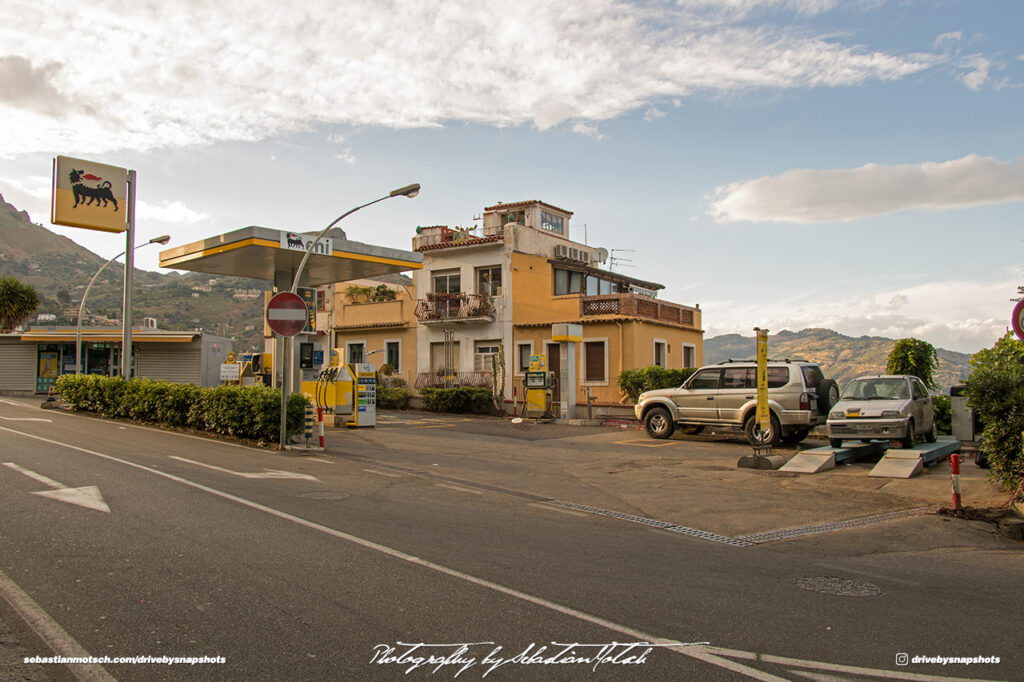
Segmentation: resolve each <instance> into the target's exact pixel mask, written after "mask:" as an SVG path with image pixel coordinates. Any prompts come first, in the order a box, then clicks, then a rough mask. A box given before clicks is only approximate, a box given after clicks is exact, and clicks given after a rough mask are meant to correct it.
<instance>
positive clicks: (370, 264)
mask: <svg viewBox="0 0 1024 682" xmlns="http://www.w3.org/2000/svg"><path fill="white" fill-rule="evenodd" d="M312 238H313V235H309V234H300V233H296V232H285V231H282V230H273V229H270V228H267V227H258V226H255V225H252V226H249V227H243V228H242V229H240V230H235V231H234V232H228V233H225V234H222V235H219V236H216V237H211V238H209V239H204V240H202V241H198V242H192V243H191V244H186V245H184V246H178V247H175V248H173V249H167V250H166V251H161V252H160V267H161V268H169V269H172V270H191V271H193V272H205V273H207V274H211V275H233V276H235V277H251V278H253V279H265V280H271V281H273V280H274V279H275V273H281V272H294V271H295V270H296V269H298V267H299V263H300V262H301V261H302V257H303V255H305V252H306V248H307V246H308V244H309V242H310V241H311V240H312ZM422 268H423V256H422V254H419V253H415V252H413V251H402V250H400V249H391V248H387V247H383V246H373V245H371V244H363V243H362V242H353V241H349V240H348V239H347V237H346V236H345V233H344V232H343V231H342V230H340V229H334V230H331V231H330V232H328V233H327V235H326V236H325V238H324V239H321V240H320V242H319V243H318V244H317V245H316V246H315V247H314V249H313V252H312V253H311V254H310V257H309V261H308V262H307V263H306V269H305V272H304V274H305V275H306V277H307V280H306V282H305V283H304V285H305V286H319V285H322V284H333V283H334V282H346V281H348V280H353V279H362V278H366V277H377V276H380V275H387V274H392V273H397V272H404V271H407V270H420V269H422Z"/></svg>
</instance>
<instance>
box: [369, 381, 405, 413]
mask: <svg viewBox="0 0 1024 682" xmlns="http://www.w3.org/2000/svg"><path fill="white" fill-rule="evenodd" d="M410 398H412V391H410V390H409V389H407V388H406V387H404V386H384V385H383V384H377V407H379V408H381V409H383V410H407V409H409V399H410Z"/></svg>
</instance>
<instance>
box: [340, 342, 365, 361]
mask: <svg viewBox="0 0 1024 682" xmlns="http://www.w3.org/2000/svg"><path fill="white" fill-rule="evenodd" d="M345 349H346V351H345V355H347V356H348V363H349V364H350V365H357V364H359V363H360V362H362V361H363V358H364V357H365V353H366V344H364V343H361V342H360V343H347V344H345Z"/></svg>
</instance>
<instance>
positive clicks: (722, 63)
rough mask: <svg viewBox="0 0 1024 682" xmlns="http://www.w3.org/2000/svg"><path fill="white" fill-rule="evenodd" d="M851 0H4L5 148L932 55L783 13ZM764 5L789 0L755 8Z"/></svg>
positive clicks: (780, 79) (747, 80) (258, 134)
mask: <svg viewBox="0 0 1024 682" xmlns="http://www.w3.org/2000/svg"><path fill="white" fill-rule="evenodd" d="M835 5H836V2H835V1H834V0H828V1H826V0H731V1H730V2H727V3H726V4H725V5H722V4H721V3H719V2H707V1H706V0H684V1H683V2H681V3H680V4H679V5H676V6H673V5H670V4H661V3H656V4H654V5H633V4H629V3H625V2H621V1H617V0H593V1H592V2H588V3H585V4H582V5H564V4H560V3H550V2H546V1H542V0H523V1H522V2H517V3H512V4H508V3H503V2H498V1H497V0H484V1H482V2H481V1H479V0H455V1H451V0H448V1H445V0H423V1H422V2H418V3H415V4H413V5H409V6H403V9H402V11H401V12H395V11H394V10H393V8H391V7H390V6H389V5H387V4H386V3H385V4H382V3H378V2H374V1H373V0H350V1H349V2H346V3H345V4H344V9H343V11H339V7H338V4H337V3H336V2H332V1H330V0H309V1H308V2H305V3H301V4H300V5H294V4H288V3H278V4H277V5H274V4H271V3H266V2H263V1H261V0H239V1H238V2H228V3H207V2H200V1H199V0H182V1H181V2H175V3H171V4H166V3H164V4H161V3H155V4H154V3H129V2H126V1H124V0H107V1H106V2H102V3H68V2H66V1H64V0H61V1H58V0H32V1H31V2H29V1H28V0H14V1H12V2H7V3H2V4H0V45H3V46H5V49H6V50H7V51H8V52H9V54H7V55H0V116H2V117H3V119H4V123H5V124H4V126H2V127H0V150H3V152H2V153H4V154H8V155H10V154H23V153H29V152H34V151H45V152H47V153H52V151H53V150H55V149H60V150H67V152H68V153H85V152H102V151H111V150H117V149H134V150H139V151H142V150H148V149H154V148H159V147H175V146H183V145H193V144H204V143H210V142H215V141H220V140H258V139H262V138H265V137H268V136H273V135H279V134H284V133H288V132H291V131H295V130H301V129H306V128H309V127H311V126H312V125H315V124H322V123H328V124H341V125H371V126H389V127H395V128H405V127H417V126H438V125H443V124H444V123H446V122H448V121H452V120H457V121H465V122H474V123H483V124H488V125H496V126H515V125H521V124H532V125H535V126H536V127H537V128H539V129H542V130H543V129H547V128H550V127H553V126H557V125H560V124H562V123H563V122H567V121H568V122H570V123H573V122H585V123H587V124H591V125H592V124H593V123H595V122H599V121H603V120H607V119H610V118H614V117H617V116H620V115H622V114H624V113H626V112H628V111H633V110H637V109H640V110H646V108H649V107H650V106H652V105H653V104H654V103H655V102H659V101H670V100H672V99H677V100H681V99H682V98H685V97H690V96H693V95H694V94H695V93H707V92H710V93H715V92H734V91H738V90H747V89H751V88H812V87H831V86H848V85H857V84H861V83H864V82H866V81H871V80H893V79H898V78H903V77H905V76H907V75H908V74H912V73H915V72H918V71H920V70H922V69H925V68H928V67H929V66H930V65H932V64H934V63H936V61H937V59H938V58H937V57H935V56H930V55H912V54H895V53H887V52H882V51H871V50H869V49H866V48H863V47H861V46H857V45H853V44H845V43H844V42H843V39H842V38H841V37H838V36H835V35H833V36H814V35H811V34H809V33H808V29H807V28H806V27H805V26H795V25H794V26H787V25H786V24H785V21H786V20H787V19H791V18H793V17H796V18H800V17H806V16H811V15H814V14H818V13H820V12H823V11H826V10H828V9H831V8H832V7H833V6H835ZM755 10H757V11H758V12H760V13H762V14H763V13H767V12H775V13H781V12H786V13H788V14H782V15H780V16H779V21H778V22H772V23H771V24H770V25H766V26H764V27H759V28H758V27H750V26H747V25H745V24H744V22H743V21H742V19H743V17H745V16H747V15H748V14H750V13H751V12H753V11H755ZM26 27H32V28H31V30H30V29H28V28H26ZM54 36H60V38H59V39H54Z"/></svg>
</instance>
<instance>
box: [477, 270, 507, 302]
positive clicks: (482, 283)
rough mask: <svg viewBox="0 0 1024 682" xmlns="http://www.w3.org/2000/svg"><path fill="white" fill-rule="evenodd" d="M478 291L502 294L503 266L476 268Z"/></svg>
mask: <svg viewBox="0 0 1024 682" xmlns="http://www.w3.org/2000/svg"><path fill="white" fill-rule="evenodd" d="M476 293H478V294H487V295H488V296H501V266H500V265H493V266H490V267H486V268H477V269H476Z"/></svg>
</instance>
